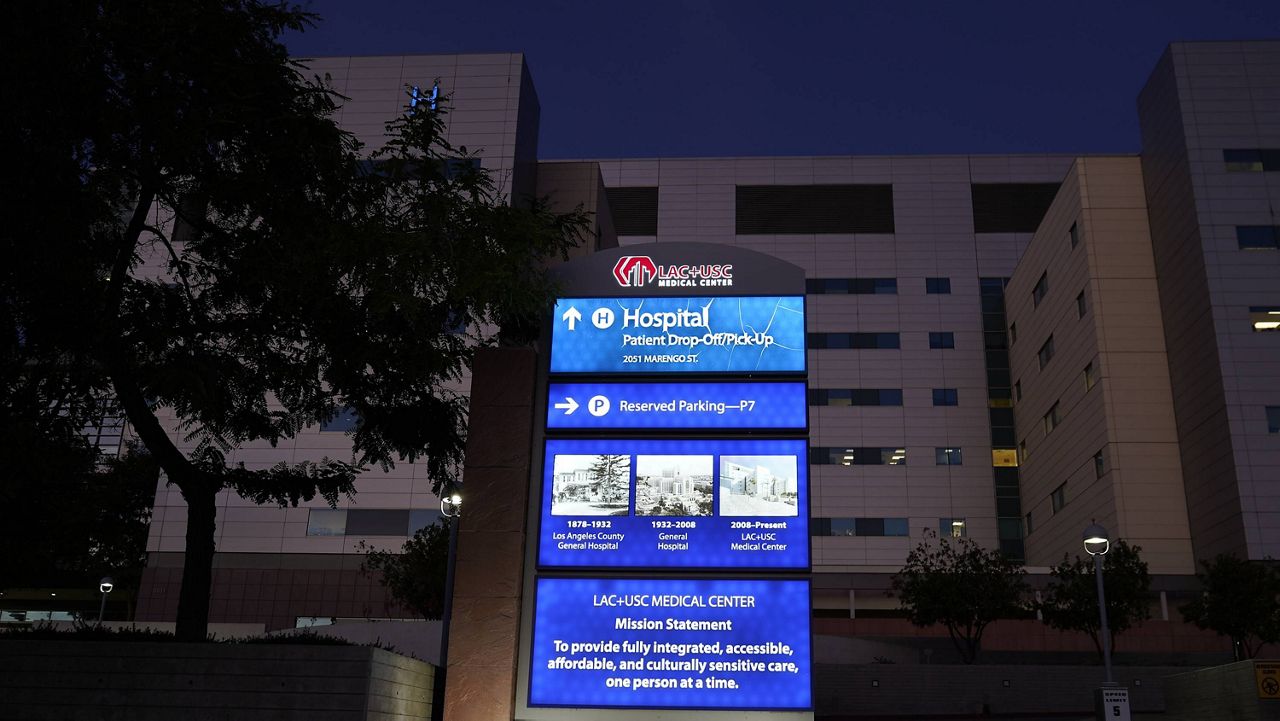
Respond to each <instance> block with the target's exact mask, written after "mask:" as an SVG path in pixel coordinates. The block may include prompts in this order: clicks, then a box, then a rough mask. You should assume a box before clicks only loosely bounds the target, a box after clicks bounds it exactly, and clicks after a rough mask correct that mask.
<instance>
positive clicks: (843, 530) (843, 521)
mask: <svg viewBox="0 0 1280 721" xmlns="http://www.w3.org/2000/svg"><path fill="white" fill-rule="evenodd" d="M856 525H857V519H854V518H818V517H814V519H813V523H812V524H811V526H810V527H811V528H812V529H813V535H815V536H852V535H855V533H856Z"/></svg>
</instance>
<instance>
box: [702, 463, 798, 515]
mask: <svg viewBox="0 0 1280 721" xmlns="http://www.w3.org/2000/svg"><path fill="white" fill-rule="evenodd" d="M797 485H798V481H797V472H796V457H795V456H721V457H720V515H722V516H795V515H798V513H799V496H798V492H797Z"/></svg>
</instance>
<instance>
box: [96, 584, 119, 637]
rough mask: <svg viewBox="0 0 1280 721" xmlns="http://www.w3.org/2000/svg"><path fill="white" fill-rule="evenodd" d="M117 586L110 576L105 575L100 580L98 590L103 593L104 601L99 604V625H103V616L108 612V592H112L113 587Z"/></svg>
mask: <svg viewBox="0 0 1280 721" xmlns="http://www.w3.org/2000/svg"><path fill="white" fill-rule="evenodd" d="M115 587H116V584H115V582H114V581H112V580H111V577H110V576H103V577H102V580H101V581H98V592H99V593H101V594H102V603H101V604H99V605H98V626H99V627H101V626H102V617H103V616H104V615H106V613H107V594H108V593H111V589H113V588H115Z"/></svg>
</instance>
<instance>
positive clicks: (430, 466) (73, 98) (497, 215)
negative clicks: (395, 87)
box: [0, 0, 585, 640]
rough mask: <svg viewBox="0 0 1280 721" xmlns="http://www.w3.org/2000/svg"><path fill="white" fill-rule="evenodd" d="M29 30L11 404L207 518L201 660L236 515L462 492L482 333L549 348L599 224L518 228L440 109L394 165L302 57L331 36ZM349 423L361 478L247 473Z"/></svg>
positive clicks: (1, 127) (270, 18)
mask: <svg viewBox="0 0 1280 721" xmlns="http://www.w3.org/2000/svg"><path fill="white" fill-rule="evenodd" d="M5 13H6V15H7V17H6V18H5V23H4V27H5V33H6V34H5V37H4V38H3V39H4V42H2V43H0V46H2V47H3V49H2V50H0V52H3V53H4V55H3V58H4V59H5V60H6V61H8V66H9V67H10V68H11V69H12V72H13V78H12V81H11V83H10V91H11V97H12V98H13V99H14V101H13V102H12V103H11V104H10V105H9V106H7V108H6V113H5V114H4V115H3V117H2V118H0V142H3V143H4V144H5V150H6V151H7V157H8V158H9V160H10V162H11V163H13V164H14V167H16V168H17V169H18V173H19V175H20V176H21V177H22V178H23V182H22V183H18V184H15V187H14V188H13V190H12V193H11V195H10V196H9V197H8V199H7V200H8V203H7V206H8V207H9V208H10V210H11V212H10V213H9V215H8V216H7V218H6V220H8V222H7V223H6V224H5V226H4V227H3V230H0V233H3V238H4V247H5V252H6V253H7V256H6V257H7V258H8V260H9V262H7V263H6V264H5V267H4V268H3V269H0V320H3V321H4V323H5V324H6V327H4V328H0V334H3V335H4V338H0V343H2V344H3V346H4V347H3V352H4V353H5V354H6V360H10V359H16V360H13V362H6V363H5V364H4V368H5V370H6V372H7V373H8V374H9V375H7V376H6V378H5V379H4V381H5V383H6V385H9V386H12V387H15V388H19V389H20V393H19V394H20V395H23V396H24V397H34V398H37V399H45V400H46V401H47V402H46V403H45V406H47V407H54V406H61V407H64V408H67V407H70V408H75V407H78V406H80V405H82V404H83V403H84V402H86V401H87V399H91V398H96V397H101V396H102V395H103V394H110V395H113V396H114V397H115V398H116V399H117V400H118V402H119V403H120V405H121V407H122V408H123V409H124V411H125V413H126V414H127V417H128V419H129V423H130V425H131V427H132V429H133V431H134V433H136V434H137V436H138V437H139V438H140V439H141V441H142V442H143V443H144V444H145V446H146V448H147V449H148V451H149V452H150V454H151V456H152V457H153V458H154V459H155V461H156V463H157V464H158V465H159V466H160V467H161V468H163V469H164V471H165V474H166V476H167V478H168V480H169V482H171V483H173V484H174V485H176V486H177V487H178V488H179V490H180V491H181V492H182V496H183V498H184V499H185V501H186V503H187V509H188V513H187V536H186V554H185V561H184V570H183V575H182V586H181V591H180V594H181V595H180V602H179V606H178V617H177V635H178V637H179V638H181V639H184V640H203V639H204V638H205V635H206V630H207V624H208V610H209V591H210V584H211V580H212V562H213V554H214V529H215V514H216V503H215V499H216V497H217V494H218V493H219V492H221V491H223V490H226V489H229V490H231V491H233V492H235V493H238V494H240V495H241V496H244V497H246V498H249V499H252V500H254V501H255V502H258V503H268V502H270V503H277V504H280V505H286V504H297V503H298V502H299V501H301V500H310V499H312V498H315V497H316V496H319V497H321V498H324V499H325V500H326V501H328V502H329V503H330V504H335V503H336V501H337V500H338V498H340V497H341V496H343V495H344V494H346V495H349V494H351V493H353V492H354V490H355V485H354V483H355V479H356V477H357V475H358V473H359V472H360V471H361V469H362V468H364V467H367V466H369V465H371V464H378V465H381V466H384V467H387V466H390V465H392V464H394V463H395V462H396V461H399V460H416V459H418V458H425V460H426V465H427V471H428V473H429V474H430V476H431V478H432V479H433V483H434V484H435V487H436V490H437V491H438V490H440V488H441V487H442V486H444V487H449V486H451V485H452V484H453V483H454V480H455V479H456V477H457V467H458V465H459V463H460V460H461V454H462V449H463V440H464V433H465V413H466V399H465V397H463V396H462V395H460V394H459V393H456V392H451V391H449V390H448V387H449V386H448V384H450V383H452V382H454V381H457V380H458V379H459V378H460V377H461V376H462V374H463V373H464V372H465V369H466V368H467V366H468V364H469V362H470V359H471V357H472V353H473V350H474V348H475V347H476V346H477V345H482V344H485V343H492V342H496V338H494V337H493V336H492V334H486V335H481V334H480V333H479V332H478V331H475V330H474V329H477V328H492V327H498V326H502V325H504V324H505V325H506V326H507V327H508V328H528V327H530V326H531V325H532V324H531V323H530V322H529V320H528V319H529V318H531V317H533V316H535V315H536V314H537V313H539V312H542V310H543V307H544V305H545V304H546V303H547V300H548V297H549V295H550V289H551V285H550V281H549V279H548V278H547V276H546V275H545V273H543V272H541V271H540V270H539V269H541V268H543V267H545V266H546V265H547V263H548V262H550V261H552V260H554V259H556V258H557V257H562V256H563V255H564V253H565V252H566V249H567V248H568V247H569V246H571V245H572V244H574V243H575V242H577V241H578V239H579V234H580V233H581V232H582V230H583V229H584V227H585V218H584V215H583V214H582V213H581V212H574V213H569V214H564V215H556V214H553V213H550V212H549V211H548V210H547V206H546V204H545V203H541V202H537V201H531V202H529V203H527V204H520V205H518V206H517V205H507V204H505V203H504V202H503V200H502V198H501V196H500V193H499V192H498V190H497V188H496V186H495V183H494V182H493V180H492V179H491V178H490V177H489V176H488V174H487V173H486V172H485V171H484V170H482V169H471V170H466V168H470V163H469V162H462V163H457V162H455V161H457V160H459V159H461V160H463V161H468V160H469V159H470V157H471V156H470V155H469V154H468V153H467V152H466V150H465V149H464V148H453V147H451V146H450V145H449V144H448V143H447V142H445V141H444V140H443V134H442V131H443V128H444V115H443V113H444V109H443V108H442V109H441V110H440V111H425V110H423V111H422V112H417V113H414V114H412V115H408V116H406V117H402V118H400V119H398V120H397V121H395V122H394V123H392V124H391V125H390V126H389V129H390V131H391V132H392V134H393V138H392V139H391V140H390V141H389V142H388V144H387V146H386V147H385V148H383V149H382V150H380V151H378V152H376V153H374V154H373V162H370V160H369V157H368V155H367V154H365V153H364V152H363V150H362V148H360V146H359V144H358V143H357V142H356V141H355V140H354V139H353V138H352V137H351V136H350V135H349V134H347V133H345V132H343V131H342V130H340V129H339V128H338V127H337V125H336V123H335V121H334V119H333V112H334V110H335V108H336V107H337V102H338V100H339V98H338V96H337V95H336V94H335V93H334V92H333V91H332V90H331V89H330V88H328V87H327V86H326V85H325V83H324V81H323V79H319V78H313V79H308V78H306V77H305V76H304V74H303V72H304V69H303V68H302V67H301V66H300V65H298V64H296V63H294V62H292V61H291V60H290V59H289V58H288V55H287V52H286V50H285V48H284V46H283V45H282V44H281V43H280V41H279V38H280V36H281V35H282V33H284V32H286V31H291V30H303V29H305V28H306V27H308V26H309V25H310V24H311V23H312V22H313V21H314V18H313V16H311V15H309V14H307V13H305V12H303V11H302V10H300V9H298V8H297V7H294V6H290V5H287V4H270V3H266V2H262V1H261V0H192V1H191V2H183V3H171V2H163V1H161V0H139V1H137V2H132V1H131V2H110V1H108V0H100V1H98V2H88V1H83V2H73V1H70V0H64V1H63V2H50V3H18V4H10V5H7V6H6V8H5ZM458 168H463V169H464V170H463V171H462V172H456V171H457V169H458ZM456 327H465V328H468V329H472V330H471V331H470V332H465V333H451V332H449V331H448V329H450V328H456ZM29 407H31V408H36V409H39V408H41V405H40V404H39V403H33V404H29ZM345 408H350V409H353V410H354V411H355V412H356V413H357V414H358V416H359V418H360V422H359V425H358V427H357V428H356V430H355V431H354V432H353V434H352V443H353V457H352V459H351V460H350V461H342V460H330V459H323V460H321V461H319V462H303V463H298V464H294V465H287V464H283V463H281V464H278V465H276V466H274V467H272V468H247V467H243V466H239V465H235V464H228V463H227V462H226V456H227V454H228V453H229V452H231V451H233V450H234V449H235V448H237V447H238V446H240V445H242V444H245V443H249V442H254V441H266V442H269V443H271V444H276V443H279V442H280V441H282V440H284V439H288V438H290V437H292V436H294V435H296V434H297V433H298V432H299V431H300V430H302V429H303V428H306V427H307V426H308V425H311V424H316V423H319V422H323V421H325V420H327V419H329V418H332V417H333V416H335V415H336V414H337V413H339V412H340V411H342V409H345ZM49 412H51V411H49ZM175 433H181V434H182V437H183V438H184V439H185V441H186V443H184V444H183V446H182V447H180V446H179V444H178V443H176V442H175V441H174V434H175Z"/></svg>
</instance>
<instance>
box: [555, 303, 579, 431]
mask: <svg viewBox="0 0 1280 721" xmlns="http://www.w3.org/2000/svg"><path fill="white" fill-rule="evenodd" d="M560 320H562V321H565V322H567V323H568V324H569V330H573V329H574V328H575V327H576V326H577V325H578V321H580V320H582V313H581V312H579V311H578V309H577V308H575V307H574V306H569V310H566V311H565V312H564V314H563V315H561V316H560ZM574 407H575V408H576V407H577V405H576V404H575V405H574ZM569 412H570V413H572V412H573V411H569Z"/></svg>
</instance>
